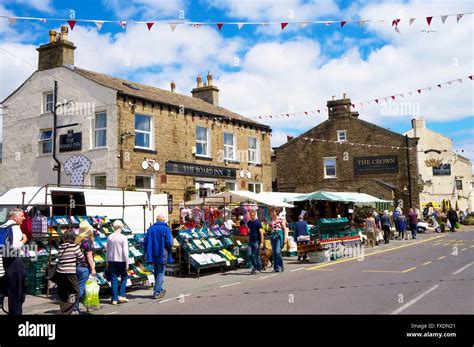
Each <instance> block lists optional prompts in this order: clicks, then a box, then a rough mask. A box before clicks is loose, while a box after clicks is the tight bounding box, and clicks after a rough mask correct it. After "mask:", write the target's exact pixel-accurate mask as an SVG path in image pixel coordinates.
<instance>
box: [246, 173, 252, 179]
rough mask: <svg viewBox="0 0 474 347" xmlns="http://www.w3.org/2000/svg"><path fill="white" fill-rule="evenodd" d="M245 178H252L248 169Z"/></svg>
mask: <svg viewBox="0 0 474 347" xmlns="http://www.w3.org/2000/svg"><path fill="white" fill-rule="evenodd" d="M247 178H248V179H250V178H252V173H251V172H250V171H247Z"/></svg>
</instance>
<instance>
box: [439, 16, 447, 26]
mask: <svg viewBox="0 0 474 347" xmlns="http://www.w3.org/2000/svg"><path fill="white" fill-rule="evenodd" d="M446 19H448V16H441V22H443V24H444V23H446Z"/></svg>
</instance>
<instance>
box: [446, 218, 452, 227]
mask: <svg viewBox="0 0 474 347" xmlns="http://www.w3.org/2000/svg"><path fill="white" fill-rule="evenodd" d="M446 228H448V229H451V222H450V221H449V219H448V221H447V222H446Z"/></svg>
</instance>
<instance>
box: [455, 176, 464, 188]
mask: <svg viewBox="0 0 474 347" xmlns="http://www.w3.org/2000/svg"><path fill="white" fill-rule="evenodd" d="M458 182H459V183H460V185H461V188H459V186H458ZM455 184H456V190H463V184H462V180H458V179H457V180H456V181H455Z"/></svg>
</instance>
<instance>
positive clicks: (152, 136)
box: [133, 113, 155, 150]
mask: <svg viewBox="0 0 474 347" xmlns="http://www.w3.org/2000/svg"><path fill="white" fill-rule="evenodd" d="M137 116H140V117H148V119H149V120H150V131H145V130H139V129H137V128H136V125H135V124H134V125H133V126H134V132H135V147H134V148H138V149H145V150H154V148H155V129H154V120H153V117H152V116H150V115H147V114H143V113H135V119H134V122H135V123H136V117H137ZM137 133H141V134H149V136H150V141H149V142H150V147H144V146H137Z"/></svg>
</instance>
